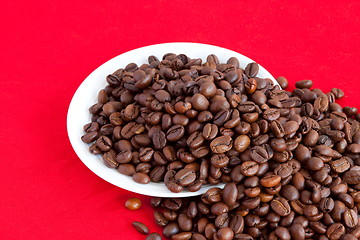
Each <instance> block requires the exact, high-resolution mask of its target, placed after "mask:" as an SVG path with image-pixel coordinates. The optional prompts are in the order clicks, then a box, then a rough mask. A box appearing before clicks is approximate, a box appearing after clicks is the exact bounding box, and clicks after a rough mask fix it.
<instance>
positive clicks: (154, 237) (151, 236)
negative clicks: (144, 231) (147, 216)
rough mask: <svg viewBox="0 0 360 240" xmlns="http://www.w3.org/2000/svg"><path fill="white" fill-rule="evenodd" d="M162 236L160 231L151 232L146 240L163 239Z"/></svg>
mask: <svg viewBox="0 0 360 240" xmlns="http://www.w3.org/2000/svg"><path fill="white" fill-rule="evenodd" d="M161 239H162V238H161V236H160V235H159V234H158V233H150V234H149V235H148V236H147V237H146V239H145V240H161Z"/></svg>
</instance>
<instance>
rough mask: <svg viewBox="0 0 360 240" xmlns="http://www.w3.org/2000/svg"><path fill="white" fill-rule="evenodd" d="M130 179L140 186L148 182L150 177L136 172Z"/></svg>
mask: <svg viewBox="0 0 360 240" xmlns="http://www.w3.org/2000/svg"><path fill="white" fill-rule="evenodd" d="M132 179H133V180H134V181H135V182H137V183H141V184H147V183H149V182H150V177H149V176H148V175H146V174H145V173H142V172H138V173H135V174H134V175H132Z"/></svg>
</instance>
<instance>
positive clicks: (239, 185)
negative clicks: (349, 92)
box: [82, 53, 360, 240]
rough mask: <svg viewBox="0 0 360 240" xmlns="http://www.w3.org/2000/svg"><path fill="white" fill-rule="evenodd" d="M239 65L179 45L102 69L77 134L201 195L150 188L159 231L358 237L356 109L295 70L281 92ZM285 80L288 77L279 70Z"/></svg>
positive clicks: (108, 159) (133, 167)
mask: <svg viewBox="0 0 360 240" xmlns="http://www.w3.org/2000/svg"><path fill="white" fill-rule="evenodd" d="M258 71H259V66H258V65H257V64H256V63H251V64H248V65H247V66H246V68H245V69H242V68H240V66H239V62H238V60H237V59H236V58H230V59H229V60H228V61H227V63H219V60H218V58H217V57H216V56H215V55H212V54H211V55H209V56H208V57H207V59H206V62H204V63H202V60H201V59H190V58H189V57H187V56H185V55H183V54H180V55H175V54H171V53H169V54H166V55H165V56H164V57H163V59H162V60H161V61H160V60H158V59H157V58H156V57H154V56H150V57H149V63H148V64H143V65H141V66H137V65H136V64H133V63H131V64H129V65H127V66H126V67H125V68H124V69H119V70H117V71H116V72H114V73H112V74H110V75H109V76H108V77H107V79H106V80H107V82H108V84H109V85H108V86H107V87H106V88H105V89H103V90H101V91H100V92H99V94H98V103H97V104H95V105H93V106H92V107H90V112H91V114H92V119H91V123H89V124H86V125H85V126H84V131H85V135H84V136H83V137H82V140H83V141H84V142H85V143H92V145H91V146H90V148H89V149H90V151H91V152H92V153H94V154H101V155H102V157H103V160H104V163H105V164H106V165H107V166H108V167H112V168H117V169H118V171H119V172H120V173H122V174H126V175H129V176H132V178H133V180H134V181H136V182H138V183H149V182H150V181H152V182H162V181H163V182H164V183H165V185H166V186H167V187H168V189H169V190H170V191H173V192H180V191H183V190H184V188H187V189H188V190H189V191H197V190H199V189H200V188H201V186H202V185H203V184H218V183H227V184H226V186H225V188H224V189H220V188H216V187H215V188H212V189H210V190H208V191H207V192H206V193H205V194H203V195H202V196H201V197H193V198H184V199H161V198H154V199H153V201H152V203H153V206H154V207H159V211H156V212H155V220H156V222H157V223H158V224H159V225H161V226H163V227H164V232H163V234H164V235H165V236H166V237H169V238H172V239H174V240H186V239H195V240H199V239H214V240H217V239H220V240H230V239H270V240H271V239H281V240H288V239H295V240H298V239H299V240H300V239H324V240H325V239H331V240H337V239H342V240H348V239H350V240H352V239H359V238H360V224H359V220H358V219H359V208H360V191H359V190H360V156H359V153H360V124H359V120H360V115H359V114H358V113H357V109H356V108H354V107H345V108H342V107H341V106H340V105H339V104H337V103H335V99H337V98H341V97H343V96H344V93H343V92H342V91H341V90H340V89H336V88H333V89H332V90H331V91H330V92H327V93H324V92H322V91H321V90H320V89H316V88H315V89H311V88H312V85H313V82H312V81H310V80H304V81H299V82H297V83H296V89H294V90H293V91H291V92H288V91H285V90H281V89H280V88H279V87H278V86H274V84H273V82H272V81H271V80H270V79H262V78H259V77H257V73H258ZM277 80H278V81H279V83H280V85H281V87H283V88H284V89H285V88H286V87H287V80H286V79H285V78H283V77H280V78H278V79H277Z"/></svg>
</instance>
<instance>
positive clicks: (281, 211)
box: [270, 197, 291, 216]
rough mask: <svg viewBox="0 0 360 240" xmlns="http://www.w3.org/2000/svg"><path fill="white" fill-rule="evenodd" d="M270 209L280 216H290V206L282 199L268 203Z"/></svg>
mask: <svg viewBox="0 0 360 240" xmlns="http://www.w3.org/2000/svg"><path fill="white" fill-rule="evenodd" d="M270 206H271V208H272V209H273V210H274V212H276V213H277V214H278V215H280V216H287V215H289V214H290V211H291V210H290V209H291V208H290V205H289V203H288V201H287V200H286V199H284V198H282V197H279V198H276V199H273V200H272V201H271V202H270Z"/></svg>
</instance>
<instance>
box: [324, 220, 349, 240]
mask: <svg viewBox="0 0 360 240" xmlns="http://www.w3.org/2000/svg"><path fill="white" fill-rule="evenodd" d="M344 233H345V227H344V225H342V224H341V223H334V224H332V225H331V226H330V227H329V228H328V229H327V231H326V235H327V237H328V238H329V239H330V240H337V239H340V238H341V236H342V235H344Z"/></svg>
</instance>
